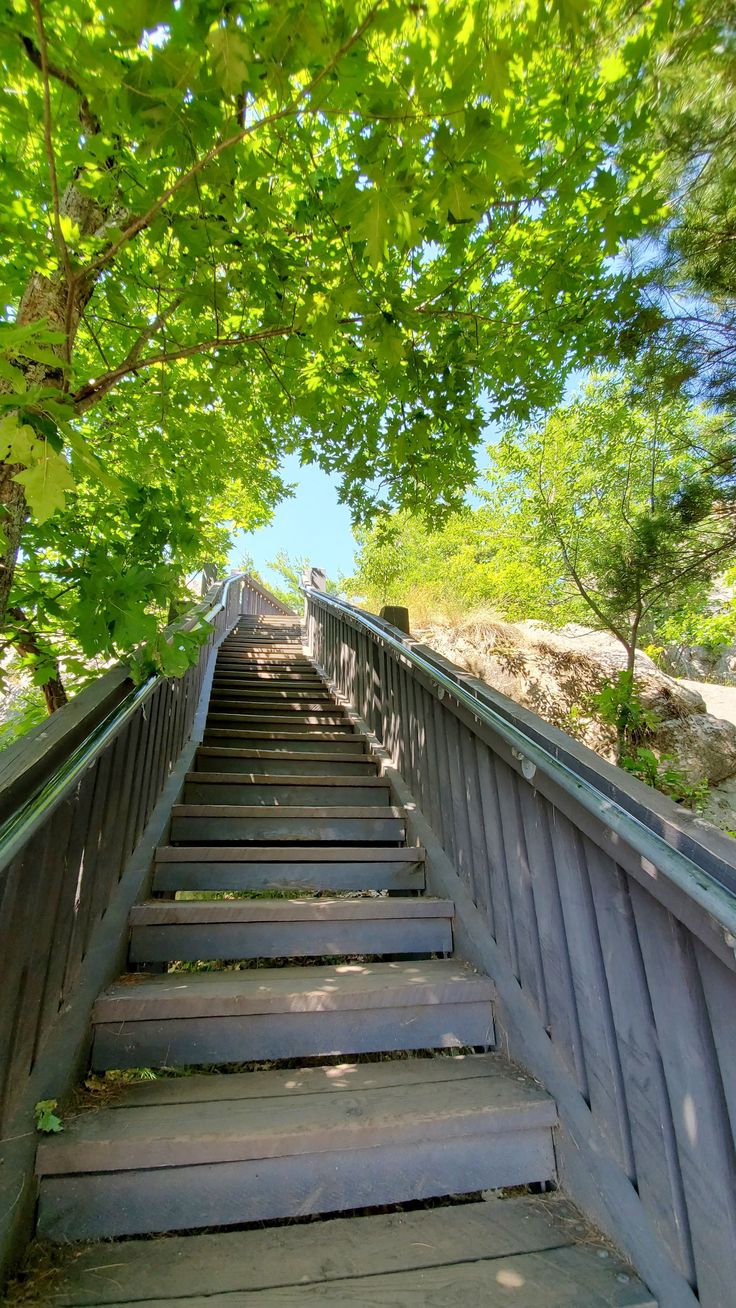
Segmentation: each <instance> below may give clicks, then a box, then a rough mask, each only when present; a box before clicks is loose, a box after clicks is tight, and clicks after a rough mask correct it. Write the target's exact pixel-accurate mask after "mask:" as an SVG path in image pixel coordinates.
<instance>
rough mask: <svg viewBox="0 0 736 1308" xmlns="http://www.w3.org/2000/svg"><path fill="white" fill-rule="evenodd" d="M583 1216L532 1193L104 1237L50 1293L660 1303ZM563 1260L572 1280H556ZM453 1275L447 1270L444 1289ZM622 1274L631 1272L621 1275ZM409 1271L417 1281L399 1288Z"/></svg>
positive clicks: (92, 1297) (536, 1305)
mask: <svg viewBox="0 0 736 1308" xmlns="http://www.w3.org/2000/svg"><path fill="white" fill-rule="evenodd" d="M576 1224H578V1225H579V1224H580V1215H579V1214H578V1213H577V1212H576V1210H575V1209H574V1208H573V1207H572V1205H571V1204H569V1203H568V1202H567V1200H565V1199H564V1198H563V1197H562V1196H561V1195H557V1194H552V1195H545V1196H544V1197H543V1198H536V1197H534V1196H531V1195H524V1196H519V1197H509V1198H503V1199H502V1198H493V1199H491V1200H489V1201H486V1202H485V1203H473V1204H457V1205H451V1206H443V1207H436V1208H429V1209H422V1210H419V1211H413V1212H412V1211H409V1212H395V1213H381V1214H376V1215H370V1216H367V1217H336V1218H331V1219H329V1220H327V1221H322V1222H319V1223H313V1222H309V1223H307V1224H302V1225H299V1224H297V1225H283V1226H270V1227H266V1228H264V1229H260V1230H248V1231H229V1232H218V1233H214V1234H210V1233H207V1234H202V1235H194V1236H166V1237H164V1238H162V1239H158V1240H128V1241H126V1242H125V1243H122V1244H116V1245H114V1246H113V1245H109V1244H108V1245H104V1246H100V1245H99V1244H97V1245H94V1246H91V1247H90V1248H89V1250H83V1251H81V1252H80V1251H78V1250H75V1251H74V1254H73V1255H72V1256H71V1257H70V1260H69V1266H68V1267H65V1268H64V1269H63V1272H62V1275H61V1278H60V1281H59V1282H58V1284H56V1285H55V1286H54V1287H53V1288H54V1296H53V1297H54V1303H55V1304H56V1305H57V1308H77V1306H78V1305H79V1306H81V1305H82V1304H85V1305H89V1306H90V1308H99V1306H100V1305H102V1304H105V1305H108V1306H109V1308H117V1305H119V1304H120V1302H121V1293H122V1291H121V1286H124V1287H125V1289H124V1297H125V1302H126V1304H141V1305H142V1304H149V1305H151V1306H152V1308H163V1305H167V1308H168V1305H173V1304H174V1303H176V1304H178V1305H180V1308H195V1305H196V1308H199V1305H197V1304H196V1297H200V1302H201V1303H205V1302H206V1303H207V1304H211V1305H212V1308H218V1301H219V1304H221V1305H222V1308H231V1306H233V1308H234V1305H236V1304H238V1305H241V1306H242V1305H244V1304H245V1303H246V1300H245V1298H244V1295H246V1294H248V1295H249V1296H251V1295H257V1297H256V1298H255V1299H253V1300H252V1302H253V1304H254V1308H257V1305H258V1304H259V1303H261V1304H263V1308H269V1305H268V1301H269V1300H270V1301H271V1303H272V1304H273V1302H274V1298H275V1302H276V1303H277V1304H279V1305H280V1308H290V1305H291V1304H301V1303H303V1302H305V1299H306V1297H307V1296H309V1299H311V1298H312V1296H313V1295H314V1296H315V1297H316V1300H317V1302H328V1303H329V1302H330V1301H332V1302H334V1303H342V1304H350V1303H351V1299H352V1306H353V1308H357V1305H362V1308H367V1305H369V1304H371V1305H374V1308H375V1306H376V1305H378V1304H380V1305H385V1306H386V1308H409V1305H413V1308H426V1305H427V1304H428V1303H431V1302H432V1298H431V1297H430V1295H433V1296H434V1301H435V1302H437V1303H442V1304H445V1305H447V1308H455V1305H456V1304H460V1305H464V1304H466V1303H467V1302H468V1293H467V1287H468V1280H469V1278H472V1283H473V1301H474V1302H476V1303H482V1304H483V1305H484V1308H497V1306H500V1305H505V1304H511V1303H513V1304H514V1306H515V1308H656V1302H655V1300H654V1299H653V1298H652V1297H651V1295H650V1294H649V1292H648V1291H647V1290H645V1288H644V1287H643V1286H642V1284H641V1282H640V1281H639V1280H638V1279H637V1278H636V1277H635V1276H634V1275H633V1273H630V1271H629V1269H628V1268H627V1266H626V1264H624V1263H623V1262H621V1261H620V1260H619V1259H618V1258H617V1257H614V1256H609V1257H606V1258H605V1259H601V1258H600V1257H599V1256H598V1248H597V1247H596V1246H595V1245H594V1244H592V1243H587V1242H586V1243H585V1244H576V1243H574V1241H575V1238H576V1237H575V1234H574V1230H575V1226H576ZM326 1255H328V1256H326ZM564 1269H567V1271H568V1278H567V1285H566V1286H565V1284H564V1282H563V1283H562V1285H561V1288H560V1274H561V1272H562V1271H563V1270H564ZM446 1274H449V1277H450V1278H451V1279H449V1281H448V1283H447V1286H446V1287H443V1284H442V1281H443V1279H444V1276H445V1275H446ZM624 1275H626V1276H628V1280H626V1281H621V1280H619V1279H618V1277H620V1276H624ZM364 1278H365V1279H364ZM379 1278H380V1282H384V1285H383V1286H381V1285H380V1282H379ZM408 1278H411V1285H410V1286H409V1287H407V1288H406V1290H403V1289H400V1283H403V1282H404V1281H406V1280H407V1279H408ZM520 1282H521V1285H520V1284H519V1283H520ZM386 1283H387V1284H388V1286H389V1288H388V1290H386V1289H385V1285H386ZM392 1285H393V1289H392V1288H391V1286H392ZM412 1286H413V1289H412ZM530 1286H531V1288H529V1287H530ZM514 1287H516V1288H514ZM525 1287H526V1288H525ZM271 1291H274V1295H272V1294H271V1293H270V1292H271ZM527 1291H528V1293H527ZM522 1294H523V1297H522ZM412 1295H413V1297H412ZM356 1296H357V1298H356ZM453 1296H455V1297H454V1298H453ZM247 1302H248V1303H250V1302H251V1299H250V1297H249V1298H248V1300H247Z"/></svg>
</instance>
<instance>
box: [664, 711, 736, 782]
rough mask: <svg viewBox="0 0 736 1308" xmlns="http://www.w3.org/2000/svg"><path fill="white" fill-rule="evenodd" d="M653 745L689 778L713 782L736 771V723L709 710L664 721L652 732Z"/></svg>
mask: <svg viewBox="0 0 736 1308" xmlns="http://www.w3.org/2000/svg"><path fill="white" fill-rule="evenodd" d="M649 743H650V744H651V748H652V749H653V750H654V752H655V753H656V754H658V755H659V756H660V757H661V756H663V755H666V756H667V757H668V758H671V759H672V762H673V763H674V765H675V766H676V767H677V768H679V769H680V770H681V771H682V772H684V773H685V776H686V777H687V779H688V781H690V782H691V783H692V784H693V785H698V784H699V783H700V782H701V781H707V782H708V783H710V784H714V783H716V782H719V781H725V780H726V778H727V777H732V776H734V775H735V774H736V727H735V726H734V725H733V723H732V722H727V721H726V719H725V718H714V717H712V716H711V714H710V713H692V714H691V715H690V716H689V717H686V718H676V719H674V720H670V721H669V722H661V723H660V724H659V725H658V726H657V728H656V730H655V731H654V732H653V734H652V739H651V741H650V742H649Z"/></svg>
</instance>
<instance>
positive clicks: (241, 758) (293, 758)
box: [195, 745, 378, 777]
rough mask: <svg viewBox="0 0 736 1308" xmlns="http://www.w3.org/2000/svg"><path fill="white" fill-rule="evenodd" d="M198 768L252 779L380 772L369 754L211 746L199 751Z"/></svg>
mask: <svg viewBox="0 0 736 1308" xmlns="http://www.w3.org/2000/svg"><path fill="white" fill-rule="evenodd" d="M195 767H196V768H197V771H198V772H200V773H201V772H241V773H247V774H249V775H250V776H252V777H259V776H264V775H271V776H303V777H309V776H312V777H314V776H331V777H367V776H371V775H372V774H375V773H377V771H378V765H377V763H376V760H375V759H374V758H371V756H370V755H369V754H362V755H356V756H355V757H353V758H351V757H349V756H348V757H346V756H345V755H341V754H333V755H331V754H328V753H325V754H311V753H309V751H308V750H303V751H302V752H301V753H298V752H296V751H292V752H289V751H288V750H283V751H281V752H280V753H278V754H277V753H275V752H274V751H273V750H272V751H271V752H270V753H267V752H266V751H264V750H253V749H251V750H248V749H227V748H226V747H221V748H220V749H217V748H215V747H213V746H212V745H208V746H203V747H202V748H200V749H199V750H198V751H197V757H196V760H195Z"/></svg>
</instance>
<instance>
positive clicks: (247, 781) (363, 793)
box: [184, 772, 391, 808]
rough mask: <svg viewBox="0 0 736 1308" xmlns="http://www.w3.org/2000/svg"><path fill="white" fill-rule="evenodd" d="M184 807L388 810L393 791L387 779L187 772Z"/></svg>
mask: <svg viewBox="0 0 736 1308" xmlns="http://www.w3.org/2000/svg"><path fill="white" fill-rule="evenodd" d="M184 803H185V804H248V805H251V806H252V805H255V804H260V805H264V806H268V805H273V804H277V805H279V806H284V805H286V806H289V805H294V804H297V805H302V806H304V805H307V804H329V805H337V804H348V805H351V806H353V807H355V806H356V805H358V806H362V807H365V806H367V805H372V806H378V807H383V808H385V807H386V806H387V805H390V803H391V788H390V786H389V784H388V782H387V781H386V779H385V777H330V776H315V777H304V776H299V775H298V774H294V775H290V776H282V777H278V776H273V775H270V776H269V775H265V776H261V777H255V776H253V775H248V773H242V772H241V773H237V772H232V773H231V772H188V773H187V777H186V784H185V788H184Z"/></svg>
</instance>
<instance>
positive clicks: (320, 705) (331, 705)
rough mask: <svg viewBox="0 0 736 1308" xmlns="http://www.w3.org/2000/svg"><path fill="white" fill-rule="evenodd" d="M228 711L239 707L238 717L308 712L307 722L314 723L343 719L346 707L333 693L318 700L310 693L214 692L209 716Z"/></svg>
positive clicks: (341, 720)
mask: <svg viewBox="0 0 736 1308" xmlns="http://www.w3.org/2000/svg"><path fill="white" fill-rule="evenodd" d="M229 710H236V711H237V713H238V715H239V716H242V715H244V714H245V715H247V716H250V715H251V714H252V713H261V714H267V715H268V716H269V717H270V716H271V715H272V714H281V713H288V714H292V713H294V714H297V715H299V714H304V715H306V714H309V717H308V718H307V717H305V721H309V722H314V721H319V722H325V721H328V722H344V721H345V710H344V709H342V708H340V707H339V706H338V705H337V704H336V703H335V701H334V699H332V697H331V696H329V695H325V696H324V698H323V699H316V698H314V696H312V695H309V696H306V697H303V698H302V699H292V698H290V697H289V696H285V697H284V698H283V699H278V698H275V697H274V696H272V695H261V696H258V695H256V696H253V695H247V694H246V695H232V694H223V693H220V694H217V695H215V694H214V693H213V695H212V697H211V699H210V704H209V712H210V715H211V714H212V713H213V712H217V714H222V713H225V712H228V711H229Z"/></svg>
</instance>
